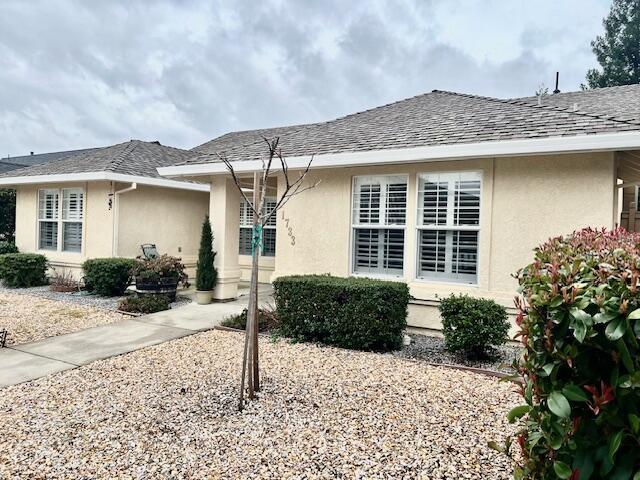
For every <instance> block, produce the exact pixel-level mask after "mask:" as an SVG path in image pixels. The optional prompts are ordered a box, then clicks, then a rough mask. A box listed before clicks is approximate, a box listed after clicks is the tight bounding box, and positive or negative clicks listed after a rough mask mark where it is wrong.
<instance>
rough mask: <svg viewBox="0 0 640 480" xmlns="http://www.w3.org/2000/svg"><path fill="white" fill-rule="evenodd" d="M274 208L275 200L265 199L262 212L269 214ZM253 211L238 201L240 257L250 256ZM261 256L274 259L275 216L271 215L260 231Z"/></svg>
mask: <svg viewBox="0 0 640 480" xmlns="http://www.w3.org/2000/svg"><path fill="white" fill-rule="evenodd" d="M275 206H276V199H275V198H265V205H264V211H265V212H267V213H271V212H272V211H273V209H274V208H275ZM252 232H253V211H252V210H251V205H249V204H248V203H247V202H245V201H244V199H242V200H241V201H240V242H239V243H240V248H239V253H240V255H251V241H252V236H253V233H252ZM262 243H263V248H262V256H263V257H274V256H275V254H276V216H275V215H272V216H271V218H269V221H268V222H267V224H266V225H265V226H264V229H263V230H262Z"/></svg>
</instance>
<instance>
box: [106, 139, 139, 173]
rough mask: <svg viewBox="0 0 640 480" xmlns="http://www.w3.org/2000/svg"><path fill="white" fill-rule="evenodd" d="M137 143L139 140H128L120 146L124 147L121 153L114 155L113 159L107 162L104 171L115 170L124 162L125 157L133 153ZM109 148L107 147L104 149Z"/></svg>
mask: <svg viewBox="0 0 640 480" xmlns="http://www.w3.org/2000/svg"><path fill="white" fill-rule="evenodd" d="M137 142H139V140H129V141H128V142H124V143H123V144H122V145H124V148H123V149H122V151H121V152H120V154H118V155H116V156H114V157H113V159H112V160H111V161H110V162H109V164H108V165H106V166H105V168H104V169H105V170H107V171H114V170H116V169H117V168H118V167H119V166H120V165H122V162H124V160H125V158H126V156H128V155H129V154H130V153H131V152H133V151H134V150H135V149H136V147H137V146H138V145H137ZM106 148H109V147H106Z"/></svg>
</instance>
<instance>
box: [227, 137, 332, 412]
mask: <svg viewBox="0 0 640 480" xmlns="http://www.w3.org/2000/svg"><path fill="white" fill-rule="evenodd" d="M263 139H264V141H265V143H266V145H267V154H266V155H265V156H264V157H262V169H261V171H257V172H254V174H253V196H252V199H251V200H249V198H248V197H247V195H246V193H245V189H244V188H243V186H242V182H241V179H240V177H239V175H238V173H237V172H236V171H235V170H234V168H233V165H232V163H231V162H230V161H229V160H228V159H227V157H226V156H225V155H218V157H219V158H220V160H221V161H222V162H224V164H225V165H226V167H227V169H228V170H229V173H230V174H231V177H232V178H233V181H234V183H235V184H236V187H238V191H239V192H240V195H241V197H242V198H243V200H244V201H245V202H246V203H247V205H249V206H250V209H251V212H252V213H253V235H252V241H251V287H250V290H249V305H248V308H247V326H246V330H245V341H244V352H243V357H242V374H241V378H240V398H239V404H238V409H239V410H242V409H243V408H244V396H245V380H246V384H247V388H246V390H247V393H248V397H249V398H250V399H253V398H254V397H255V392H258V391H260V362H259V352H258V271H259V264H260V250H261V248H262V234H263V229H264V227H265V226H266V225H267V224H268V223H269V220H271V219H272V218H273V217H274V216H275V215H277V213H278V211H279V210H281V209H282V208H283V207H284V206H285V205H286V204H287V202H288V201H289V200H291V198H293V197H295V196H296V195H299V194H300V193H302V192H304V191H306V190H309V189H311V188H314V187H316V186H317V185H318V183H319V182H315V183H312V184H309V185H305V184H304V180H305V178H306V176H307V174H308V173H309V169H310V168H311V162H313V156H311V158H310V159H309V163H308V164H307V165H306V167H305V168H303V169H301V170H297V175H296V174H295V173H294V172H291V171H290V170H289V165H288V164H287V160H286V158H285V157H284V155H283V154H282V150H281V148H280V138H279V137H275V138H273V139H271V140H269V139H268V138H264V137H263ZM278 175H280V176H281V177H282V179H283V180H284V188H283V189H282V191H281V192H280V194H279V196H278V197H277V199H276V202H275V206H274V207H273V208H272V209H269V210H267V209H266V208H265V199H266V196H267V184H268V182H269V179H270V178H274V177H276V176H278Z"/></svg>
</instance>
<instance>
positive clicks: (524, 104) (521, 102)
mask: <svg viewBox="0 0 640 480" xmlns="http://www.w3.org/2000/svg"><path fill="white" fill-rule="evenodd" d="M433 93H443V94H446V95H452V96H459V97H466V98H472V99H478V100H485V101H491V102H497V103H503V104H507V105H517V106H519V107H527V108H537V109H540V110H546V111H550V112H564V113H569V114H571V115H578V116H581V117H588V118H596V119H598V120H608V121H610V122H617V123H623V124H625V125H633V126H638V125H640V121H629V120H620V119H618V118H615V117H613V116H611V115H598V114H595V113H589V112H583V111H574V110H570V109H569V107H560V106H555V105H545V104H542V105H531V104H530V103H529V102H526V101H524V100H520V99H512V98H495V97H485V96H482V95H473V94H470V93H458V92H449V91H446V90H433Z"/></svg>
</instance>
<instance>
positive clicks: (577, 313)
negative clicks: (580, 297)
mask: <svg viewBox="0 0 640 480" xmlns="http://www.w3.org/2000/svg"><path fill="white" fill-rule="evenodd" d="M569 313H570V314H571V316H572V317H573V318H575V319H576V320H578V321H579V322H580V323H582V324H584V325H585V326H587V327H589V326H591V325H593V317H592V316H591V315H589V314H588V313H587V312H585V311H584V310H580V309H578V308H575V307H574V308H572V309H571V310H569Z"/></svg>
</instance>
